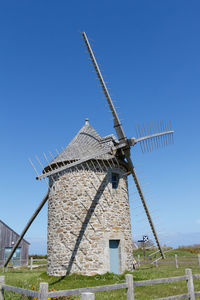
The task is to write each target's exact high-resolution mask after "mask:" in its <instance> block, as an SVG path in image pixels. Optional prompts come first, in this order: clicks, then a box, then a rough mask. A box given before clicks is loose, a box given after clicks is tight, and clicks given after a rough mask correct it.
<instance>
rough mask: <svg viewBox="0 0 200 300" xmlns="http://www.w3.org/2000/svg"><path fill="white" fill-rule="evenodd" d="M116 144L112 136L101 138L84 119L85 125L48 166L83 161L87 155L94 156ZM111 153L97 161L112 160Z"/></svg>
mask: <svg viewBox="0 0 200 300" xmlns="http://www.w3.org/2000/svg"><path fill="white" fill-rule="evenodd" d="M116 144H118V140H117V139H116V138H115V136H114V135H109V136H106V137H101V136H100V135H99V134H98V133H97V132H96V130H95V129H94V128H93V127H92V126H91V125H90V124H89V122H88V119H86V122H85V125H84V126H83V127H82V128H81V129H80V130H79V132H78V133H77V134H76V136H75V137H74V138H73V140H72V141H71V142H70V143H69V145H68V146H67V147H66V148H65V149H64V150H63V151H62V152H61V153H60V154H58V156H56V157H55V158H54V159H53V160H52V161H51V163H50V165H53V164H56V163H59V162H67V161H74V160H79V159H84V158H85V157H87V156H88V155H91V154H96V153H99V152H102V151H104V150H108V152H109V150H110V149H111V147H112V146H114V145H116ZM113 157H114V156H113V155H112V154H111V153H108V154H103V155H100V156H98V157H97V158H98V159H106V160H107V159H112V158H113Z"/></svg>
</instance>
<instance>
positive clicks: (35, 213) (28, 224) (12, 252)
mask: <svg viewBox="0 0 200 300" xmlns="http://www.w3.org/2000/svg"><path fill="white" fill-rule="evenodd" d="M48 197H49V191H48V192H47V193H46V195H45V196H44V198H43V199H42V201H41V203H40V205H39V206H38V208H37V209H36V210H35V212H34V214H33V215H32V217H31V218H30V220H29V221H28V223H27V225H26V227H25V228H24V230H23V231H22V233H21V234H20V236H19V238H18V240H17V242H16V244H15V245H14V247H13V249H12V251H11V253H10V255H9V256H8V258H7V260H6V262H5V264H4V267H6V266H7V264H8V263H9V261H10V259H11V258H12V256H13V254H14V252H15V250H16V249H17V247H18V246H19V244H20V242H21V240H22V239H23V237H24V235H25V234H26V232H27V230H28V229H29V227H30V226H31V224H32V223H33V221H34V220H35V218H36V217H37V215H38V214H39V212H40V210H41V209H42V207H43V206H44V204H45V203H46V201H47V199H48Z"/></svg>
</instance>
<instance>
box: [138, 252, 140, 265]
mask: <svg viewBox="0 0 200 300" xmlns="http://www.w3.org/2000/svg"><path fill="white" fill-rule="evenodd" d="M138 267H140V254H138Z"/></svg>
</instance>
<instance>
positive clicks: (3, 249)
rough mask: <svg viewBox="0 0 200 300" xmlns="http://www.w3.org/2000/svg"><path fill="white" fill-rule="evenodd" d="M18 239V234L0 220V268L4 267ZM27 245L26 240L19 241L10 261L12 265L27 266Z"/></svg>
mask: <svg viewBox="0 0 200 300" xmlns="http://www.w3.org/2000/svg"><path fill="white" fill-rule="evenodd" d="M18 238H19V234H17V233H16V232H15V231H14V230H13V229H11V228H10V227H9V226H8V225H6V224H5V223H4V222H3V221H1V220H0V266H3V265H4V262H5V261H6V259H7V258H8V256H9V254H10V252H11V250H12V248H13V246H14V245H15V243H16V241H17V240H18ZM29 245H30V244H29V242H27V241H26V240H24V239H23V240H22V241H21V243H20V244H19V246H18V248H17V249H16V251H15V253H14V255H13V257H12V259H11V261H10V263H11V264H12V265H14V266H19V265H23V266H24V265H27V264H28V250H29Z"/></svg>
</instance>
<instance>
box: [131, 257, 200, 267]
mask: <svg viewBox="0 0 200 300" xmlns="http://www.w3.org/2000/svg"><path fill="white" fill-rule="evenodd" d="M148 263H150V264H155V266H156V267H158V265H160V264H166V265H167V264H174V265H175V267H176V268H177V269H178V268H179V265H180V264H187V265H194V264H197V265H199V266H200V254H198V255H196V256H178V255H177V254H175V255H174V256H169V257H166V259H165V260H161V259H160V257H158V258H156V257H149V256H148V257H141V256H140V255H138V257H137V264H138V267H140V266H141V264H148Z"/></svg>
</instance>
